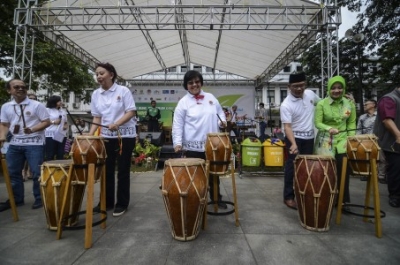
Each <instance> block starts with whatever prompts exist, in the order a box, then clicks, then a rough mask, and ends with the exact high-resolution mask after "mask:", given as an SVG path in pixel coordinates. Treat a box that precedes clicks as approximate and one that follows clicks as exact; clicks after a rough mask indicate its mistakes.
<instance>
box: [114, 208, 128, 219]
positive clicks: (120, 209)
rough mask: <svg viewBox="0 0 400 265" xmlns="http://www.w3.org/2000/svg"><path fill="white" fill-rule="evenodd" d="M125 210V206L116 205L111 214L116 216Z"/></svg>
mask: <svg viewBox="0 0 400 265" xmlns="http://www.w3.org/2000/svg"><path fill="white" fill-rule="evenodd" d="M125 212H126V208H125V207H121V206H116V207H115V209H114V212H113V216H114V217H118V216H121V215H123V214H124V213H125Z"/></svg>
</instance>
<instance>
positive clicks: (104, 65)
mask: <svg viewBox="0 0 400 265" xmlns="http://www.w3.org/2000/svg"><path fill="white" fill-rule="evenodd" d="M98 67H102V68H104V69H106V70H107V71H109V72H110V73H113V74H114V76H113V78H112V81H113V83H114V82H115V79H117V75H118V74H117V70H115V67H114V65H112V64H110V63H98V64H97V65H96V69H97V68H98Z"/></svg>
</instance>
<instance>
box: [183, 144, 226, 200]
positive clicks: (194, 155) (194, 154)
mask: <svg viewBox="0 0 400 265" xmlns="http://www.w3.org/2000/svg"><path fill="white" fill-rule="evenodd" d="M186 157H187V158H201V159H204V160H206V153H205V152H195V151H186ZM213 178H218V183H217V184H218V185H217V189H218V200H219V201H220V200H221V198H222V195H221V193H220V190H219V183H220V181H219V177H218V176H213V177H210V178H209V179H208V185H209V186H210V198H211V201H213V200H214V181H213V180H214V179H213Z"/></svg>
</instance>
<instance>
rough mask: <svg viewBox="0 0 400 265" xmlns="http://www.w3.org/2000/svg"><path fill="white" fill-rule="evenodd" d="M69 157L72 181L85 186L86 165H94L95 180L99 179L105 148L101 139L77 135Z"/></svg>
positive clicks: (104, 157)
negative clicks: (72, 168) (71, 167)
mask: <svg viewBox="0 0 400 265" xmlns="http://www.w3.org/2000/svg"><path fill="white" fill-rule="evenodd" d="M70 155H71V157H72V161H73V162H74V170H73V178H72V179H73V181H78V182H80V183H81V184H85V183H86V182H87V180H88V178H87V174H88V167H87V166H88V165H89V164H95V165H96V171H95V180H98V179H99V178H100V177H101V174H102V170H103V168H104V167H103V166H102V165H104V164H105V161H106V157H107V155H106V148H105V146H104V141H103V137H100V136H89V135H79V136H77V137H75V139H74V143H73V144H72V147H71V152H70Z"/></svg>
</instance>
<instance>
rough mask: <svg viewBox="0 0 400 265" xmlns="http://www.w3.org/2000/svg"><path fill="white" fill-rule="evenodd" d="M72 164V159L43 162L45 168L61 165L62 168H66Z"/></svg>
mask: <svg viewBox="0 0 400 265" xmlns="http://www.w3.org/2000/svg"><path fill="white" fill-rule="evenodd" d="M70 164H72V159H68V160H51V161H46V162H43V166H46V165H47V166H57V165H61V166H65V165H70Z"/></svg>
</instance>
